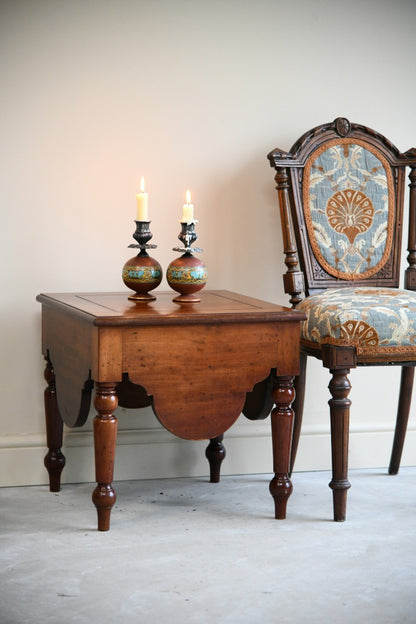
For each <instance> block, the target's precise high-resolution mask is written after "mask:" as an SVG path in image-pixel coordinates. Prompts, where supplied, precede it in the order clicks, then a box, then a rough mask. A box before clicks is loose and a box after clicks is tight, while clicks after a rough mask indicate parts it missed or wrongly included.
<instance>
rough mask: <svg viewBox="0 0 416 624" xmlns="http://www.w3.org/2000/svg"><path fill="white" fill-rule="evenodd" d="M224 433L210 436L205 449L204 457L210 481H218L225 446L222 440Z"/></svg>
mask: <svg viewBox="0 0 416 624" xmlns="http://www.w3.org/2000/svg"><path fill="white" fill-rule="evenodd" d="M223 439H224V435H223V434H221V435H219V436H217V437H216V438H211V440H210V441H209V444H208V446H207V448H206V450H205V457H206V458H207V460H208V463H209V474H210V482H211V483H219V480H220V470H221V464H222V461H223V459H224V457H225V446H224V445H223V443H222V441H223Z"/></svg>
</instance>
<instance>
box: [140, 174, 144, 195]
mask: <svg viewBox="0 0 416 624" xmlns="http://www.w3.org/2000/svg"><path fill="white" fill-rule="evenodd" d="M140 193H144V177H143V176H142V177H141V178H140Z"/></svg>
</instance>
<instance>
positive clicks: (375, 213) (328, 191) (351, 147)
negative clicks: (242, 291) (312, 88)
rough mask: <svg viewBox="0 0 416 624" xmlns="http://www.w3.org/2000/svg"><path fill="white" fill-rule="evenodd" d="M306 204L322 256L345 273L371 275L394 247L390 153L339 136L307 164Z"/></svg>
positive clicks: (332, 270)
mask: <svg viewBox="0 0 416 624" xmlns="http://www.w3.org/2000/svg"><path fill="white" fill-rule="evenodd" d="M304 180H305V181H304V186H303V205H304V211H305V220H306V225H307V229H308V234H309V240H310V243H311V246H312V249H313V252H314V254H315V257H316V258H317V260H318V262H319V263H320V264H321V266H322V267H323V268H324V269H325V271H326V272H327V273H329V274H330V275H333V276H335V277H338V278H340V279H348V280H354V279H365V278H367V277H370V276H371V275H374V274H375V273H377V272H378V271H380V269H381V268H382V267H383V266H384V264H385V263H386V261H387V258H388V257H389V255H390V252H391V246H392V240H393V221H394V192H393V179H392V173H391V169H390V167H389V164H388V163H387V161H386V160H385V158H384V156H383V155H382V154H381V153H379V152H378V150H376V149H375V148H373V147H372V146H369V145H368V144H364V143H360V141H358V140H351V139H341V138H340V139H335V140H333V141H330V142H328V143H326V144H325V145H323V146H321V148H319V149H317V150H316V152H315V153H314V154H312V156H311V158H310V159H309V161H308V163H307V165H306V166H305V177H304Z"/></svg>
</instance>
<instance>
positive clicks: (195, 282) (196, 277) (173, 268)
mask: <svg viewBox="0 0 416 624" xmlns="http://www.w3.org/2000/svg"><path fill="white" fill-rule="evenodd" d="M195 223H196V222H195V221H192V222H191V223H187V222H185V221H181V231H180V232H179V235H178V238H179V240H180V241H181V243H182V244H183V245H184V247H174V248H173V251H179V252H182V256H180V257H179V258H176V259H175V260H173V261H172V262H171V263H170V264H169V266H168V269H167V271H166V279H167V282H168V284H169V286H170V287H171V288H172V289H173V290H176V291H177V292H178V293H179V295H177V296H176V297H174V298H173V301H176V302H177V303H198V302H199V301H201V299H200V298H199V297H196V296H195V294H194V293H196V292H198V291H199V290H201V288H203V287H204V286H205V284H206V283H207V277H208V271H207V267H206V265H205V264H204V262H202V261H201V260H198V258H195V256H194V255H193V254H192V252H194V253H198V252H200V251H202V249H199V248H198V247H194V248H191V245H192V243H194V242H195V241H196V239H197V234H196V232H195Z"/></svg>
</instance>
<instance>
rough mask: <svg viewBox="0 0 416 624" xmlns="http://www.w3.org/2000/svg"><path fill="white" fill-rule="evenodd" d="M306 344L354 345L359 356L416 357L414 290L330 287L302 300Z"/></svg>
mask: <svg viewBox="0 0 416 624" xmlns="http://www.w3.org/2000/svg"><path fill="white" fill-rule="evenodd" d="M297 309H298V310H302V311H303V312H305V314H306V316H307V319H306V321H304V322H303V324H302V337H301V340H302V344H303V346H304V347H306V348H310V349H316V348H320V346H321V345H322V344H333V345H339V346H341V345H342V346H353V347H355V349H356V354H357V357H358V360H363V361H364V360H366V359H368V360H371V361H377V360H378V359H381V361H383V362H385V361H386V360H389V359H391V360H392V361H394V360H400V361H403V360H404V359H405V360H412V359H415V360H416V293H415V292H413V291H411V290H403V289H397V288H378V287H375V286H373V287H371V286H358V287H346V288H328V289H327V290H324V291H323V292H321V293H317V294H314V295H311V296H309V297H307V298H306V299H304V300H303V301H302V302H301V303H300V304H299V305H298V307H297Z"/></svg>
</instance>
